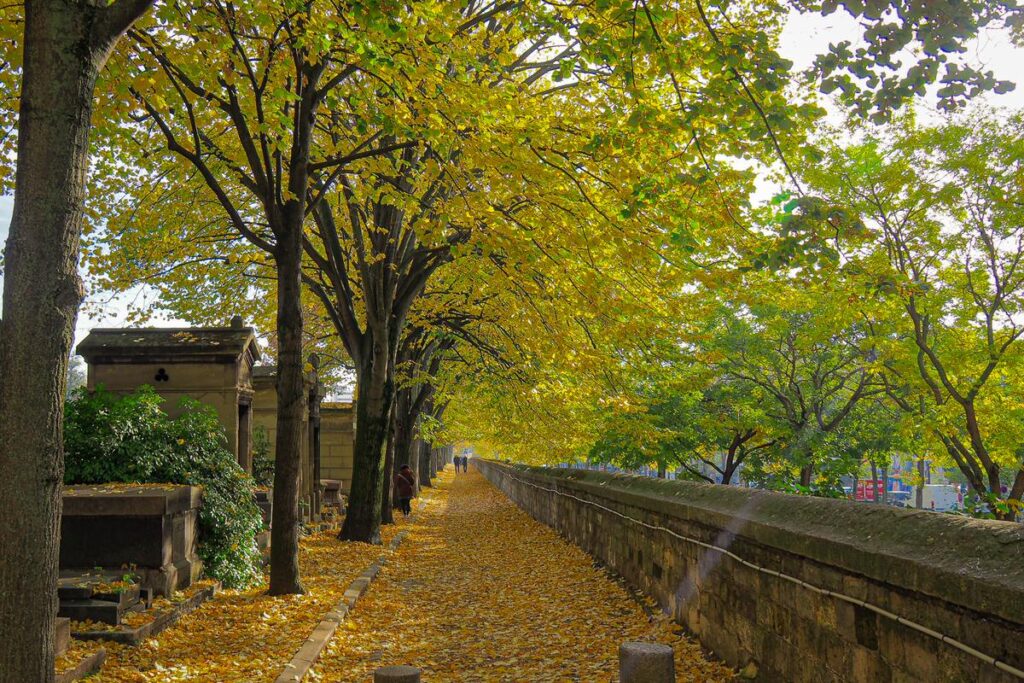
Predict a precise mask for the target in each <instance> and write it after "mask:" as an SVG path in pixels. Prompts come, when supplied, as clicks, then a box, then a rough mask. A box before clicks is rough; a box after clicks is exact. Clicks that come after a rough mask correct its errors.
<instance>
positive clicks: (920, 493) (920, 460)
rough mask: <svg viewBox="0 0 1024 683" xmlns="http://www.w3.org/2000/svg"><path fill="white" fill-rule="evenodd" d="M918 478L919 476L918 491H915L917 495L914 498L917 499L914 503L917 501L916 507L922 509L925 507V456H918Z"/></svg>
mask: <svg viewBox="0 0 1024 683" xmlns="http://www.w3.org/2000/svg"><path fill="white" fill-rule="evenodd" d="M917 478H918V482H917V491H915V495H914V498H915V499H916V500H915V501H914V503H915V507H917V509H918V510H920V509H921V508H923V507H924V459H923V458H918V459H917Z"/></svg>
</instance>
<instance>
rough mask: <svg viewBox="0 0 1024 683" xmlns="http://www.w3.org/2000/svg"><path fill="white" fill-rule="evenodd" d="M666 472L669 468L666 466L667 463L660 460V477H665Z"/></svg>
mask: <svg viewBox="0 0 1024 683" xmlns="http://www.w3.org/2000/svg"><path fill="white" fill-rule="evenodd" d="M666 472H667V469H666V468H665V463H663V462H659V463H658V479H664V478H665V474H666Z"/></svg>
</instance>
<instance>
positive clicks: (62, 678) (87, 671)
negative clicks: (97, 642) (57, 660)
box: [53, 647, 107, 683]
mask: <svg viewBox="0 0 1024 683" xmlns="http://www.w3.org/2000/svg"><path fill="white" fill-rule="evenodd" d="M106 659H107V651H106V650H105V649H104V648H102V647H101V648H100V649H99V650H97V651H96V652H93V653H92V654H88V655H86V656H85V657H83V658H82V659H81V661H79V662H78V664H77V665H75V667H74V668H73V669H70V670H68V671H64V672H62V673H58V674H55V675H54V677H53V680H54V681H55V682H56V683H72V681H77V680H79V679H82V678H85V677H86V676H91V675H93V674H95V673H96V672H98V671H99V670H100V668H101V667H102V666H103V662H104V661H106Z"/></svg>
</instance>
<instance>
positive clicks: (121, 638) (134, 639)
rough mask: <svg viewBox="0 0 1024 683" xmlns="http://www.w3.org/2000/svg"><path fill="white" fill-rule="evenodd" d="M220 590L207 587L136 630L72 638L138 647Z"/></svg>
mask: <svg viewBox="0 0 1024 683" xmlns="http://www.w3.org/2000/svg"><path fill="white" fill-rule="evenodd" d="M220 589H221V583H220V581H217V582H216V583H214V584H213V585H212V586H207V587H206V588H203V589H202V590H200V591H197V592H196V594H195V595H193V596H192V597H190V598H188V599H187V600H185V601H183V602H180V603H178V604H177V605H174V606H173V607H171V608H170V609H167V610H164V611H162V612H160V613H159V614H157V615H156V616H155V617H154V619H153V621H149V622H146V623H145V624H142V625H141V626H138V627H136V628H127V627H125V628H122V629H118V630H116V631H72V632H71V637H72V638H76V639H77V640H109V641H111V642H115V643H123V644H125V645H138V644H139V643H141V642H142V641H144V640H146V639H147V638H153V637H155V636H157V635H159V634H160V633H163V632H164V631H166V630H167V629H168V628H170V627H171V626H174V624H176V623H178V621H179V620H180V619H181V618H182V617H183V616H185V615H186V614H189V613H191V612H194V611H196V610H197V609H199V607H200V606H201V605H202V604H203V603H204V602H206V601H207V600H210V599H211V598H213V597H214V596H215V595H217V593H218V592H219V591H220Z"/></svg>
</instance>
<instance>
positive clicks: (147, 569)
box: [60, 485, 202, 595]
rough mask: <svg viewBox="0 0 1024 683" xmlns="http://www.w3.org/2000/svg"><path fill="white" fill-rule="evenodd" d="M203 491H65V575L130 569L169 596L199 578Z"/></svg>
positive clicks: (91, 488)
mask: <svg viewBox="0 0 1024 683" xmlns="http://www.w3.org/2000/svg"><path fill="white" fill-rule="evenodd" d="M201 501H202V495H201V491H200V489H199V488H198V487H194V486H174V485H168V486H162V487H152V486H139V487H130V486H129V487H124V486H118V487H111V486H102V485H100V486H70V487H66V488H65V490H64V513H63V517H62V519H61V542H60V568H61V570H74V569H93V568H96V567H100V568H111V569H118V568H121V567H131V568H132V571H133V572H134V573H135V574H137V575H138V576H139V577H140V579H141V582H142V585H143V586H148V587H151V588H153V589H154V590H155V591H156V592H157V594H160V595H169V594H171V593H173V592H174V590H176V589H177V588H181V587H184V586H188V585H189V584H190V583H191V582H192V581H193V580H195V579H196V578H198V576H199V574H200V571H201V569H202V564H201V563H200V561H199V557H198V555H197V554H196V543H197V533H196V525H197V520H198V511H199V506H200V504H201Z"/></svg>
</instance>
